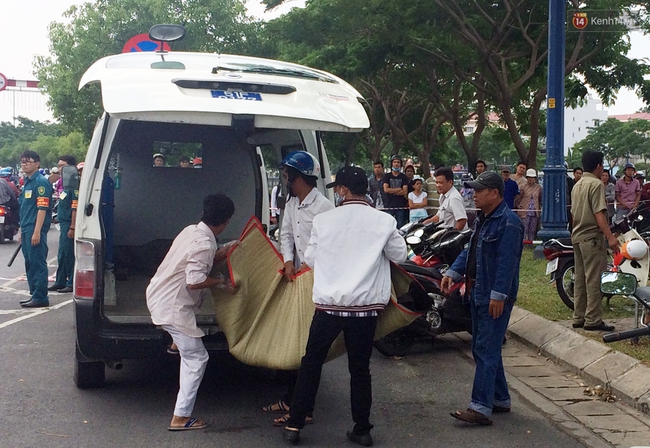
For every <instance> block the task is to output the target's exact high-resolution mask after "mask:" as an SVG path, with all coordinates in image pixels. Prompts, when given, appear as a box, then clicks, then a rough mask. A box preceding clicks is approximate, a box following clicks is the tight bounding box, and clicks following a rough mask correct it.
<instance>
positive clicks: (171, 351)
mask: <svg viewBox="0 0 650 448" xmlns="http://www.w3.org/2000/svg"><path fill="white" fill-rule="evenodd" d="M167 353H169V354H170V355H179V354H180V352H179V351H178V349H177V348H172V346H171V345H170V346H169V347H167Z"/></svg>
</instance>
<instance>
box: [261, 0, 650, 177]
mask: <svg viewBox="0 0 650 448" xmlns="http://www.w3.org/2000/svg"><path fill="white" fill-rule="evenodd" d="M264 3H265V4H266V5H268V7H269V8H272V7H275V6H277V5H278V4H280V3H282V1H281V0H265V1H264ZM568 3H569V5H568V6H571V5H572V6H573V7H578V5H577V2H573V1H571V2H568ZM632 3H633V2H631V1H628V0H614V1H612V0H589V1H586V2H581V6H584V7H586V8H588V9H615V10H622V9H624V8H627V7H629V6H630V5H631V4H632ZM547 34H548V5H547V4H546V3H540V2H538V1H537V0H523V1H516V2H515V1H514V0H500V1H497V2H495V1H491V0H479V1H476V0H461V1H458V0H435V1H433V2H430V1H423V0H399V1H397V0H369V1H368V0H365V1H364V0H311V1H310V2H308V3H307V7H306V8H304V9H294V10H293V11H292V12H290V13H289V14H286V15H285V16H282V17H281V18H279V19H277V20H275V21H273V22H271V23H269V24H267V25H266V26H265V28H264V36H265V39H266V41H267V46H266V47H265V48H266V50H267V51H268V54H269V55H271V56H274V57H278V58H281V59H286V60H291V61H295V62H299V63H303V64H306V65H311V66H315V67H319V68H322V69H325V70H329V71H332V72H334V73H336V74H338V75H340V76H342V77H343V78H344V79H347V80H348V81H350V82H352V84H353V85H355V87H357V89H359V91H360V92H361V93H362V94H363V95H364V96H365V97H366V98H368V101H369V112H370V117H371V126H372V128H371V130H370V131H369V132H368V133H367V134H366V135H365V140H364V142H363V143H364V145H365V146H366V147H367V148H370V150H371V151H374V154H376V151H377V150H379V151H381V150H382V148H381V145H380V144H379V143H378V141H379V139H386V138H387V139H390V140H391V142H392V147H393V151H403V150H407V149H408V150H410V151H412V152H416V153H418V155H419V156H420V157H426V156H427V155H429V160H431V159H435V158H441V157H439V156H437V155H436V152H439V151H444V148H445V147H447V145H445V142H446V139H447V138H449V130H450V129H453V131H454V132H455V135H456V138H457V139H458V145H452V146H453V147H454V151H455V152H458V149H459V148H460V149H462V151H461V154H462V153H463V152H464V153H465V155H466V156H467V158H468V160H469V161H470V162H472V161H473V160H476V158H479V157H480V158H494V159H495V160H496V159H497V155H496V154H494V151H493V152H489V151H488V153H487V154H486V153H484V152H483V149H484V148H489V147H490V146H491V144H490V143H488V144H487V145H484V144H483V141H482V138H483V136H482V135H481V132H482V131H483V128H482V125H483V124H487V119H486V117H487V115H488V114H489V113H490V112H491V111H493V112H496V113H498V114H499V116H500V119H501V125H502V126H503V127H504V129H505V130H506V131H507V136H508V139H509V140H510V143H512V144H513V145H514V148H515V150H516V154H515V155H512V156H511V157H512V158H514V159H517V160H520V159H524V160H526V161H527V162H528V163H529V165H531V166H533V165H535V164H536V162H538V157H537V156H538V147H539V146H540V139H541V142H542V143H541V144H542V145H543V139H544V137H545V121H546V115H545V112H544V108H543V106H544V101H545V98H546V79H547V56H548V54H547V52H548V36H547ZM628 50H629V40H628V39H627V38H626V36H625V34H624V33H623V32H606V33H582V34H581V33H568V34H567V51H566V58H565V71H566V74H567V79H568V80H567V87H566V96H567V100H566V102H567V104H573V105H576V104H579V103H580V102H582V101H583V100H584V98H585V96H586V94H587V85H590V86H591V87H592V88H594V89H596V90H597V91H598V92H599V94H600V95H601V96H602V98H603V99H604V101H605V103H608V102H610V101H612V100H613V98H615V95H616V92H617V91H618V89H620V88H621V87H623V86H627V87H632V88H637V89H638V91H639V92H640V93H641V94H642V95H644V96H645V95H646V91H650V89H648V86H647V84H648V81H645V80H644V75H645V74H646V73H648V71H649V69H648V66H647V65H646V63H645V62H644V61H641V60H634V59H630V58H628V57H627V56H626V54H627V51H628ZM472 114H476V118H477V120H478V122H479V123H480V124H481V126H478V127H477V128H476V132H475V134H474V135H470V136H466V135H465V134H464V130H463V128H464V126H465V124H466V122H467V119H468V118H469V117H470V115H472ZM439 120H442V124H441V123H440V121H439ZM386 123H387V124H388V125H387V127H388V128H389V131H388V132H387V133H381V132H379V130H380V129H382V128H384V126H385V124H386ZM488 138H491V137H489V136H488ZM479 139H481V140H480V142H479ZM510 143H508V144H506V146H508V147H510ZM504 150H506V149H505V148H503V149H500V150H499V151H498V152H499V153H500V152H502V151H504ZM428 151H430V152H428ZM499 156H501V155H500V154H499ZM499 160H502V158H501V159H499Z"/></svg>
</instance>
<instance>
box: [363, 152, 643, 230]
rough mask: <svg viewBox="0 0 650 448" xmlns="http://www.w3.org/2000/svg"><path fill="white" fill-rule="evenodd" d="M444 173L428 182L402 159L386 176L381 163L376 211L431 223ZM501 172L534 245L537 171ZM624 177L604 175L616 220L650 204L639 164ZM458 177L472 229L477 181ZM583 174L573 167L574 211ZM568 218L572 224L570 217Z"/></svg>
mask: <svg viewBox="0 0 650 448" xmlns="http://www.w3.org/2000/svg"><path fill="white" fill-rule="evenodd" d="M441 168H443V166H442V165H436V166H435V167H434V172H433V174H432V175H431V176H429V177H428V178H426V179H425V178H423V177H422V176H420V175H418V174H416V168H415V166H414V164H413V163H412V162H411V161H410V160H409V161H406V162H405V163H404V162H403V160H402V158H401V157H400V156H399V155H395V156H392V157H391V159H390V171H389V172H386V170H385V168H384V164H383V162H381V161H377V162H375V163H374V166H373V175H372V176H370V177H369V179H368V183H369V192H368V196H369V201H371V202H372V204H373V205H374V206H375V207H376V208H378V209H382V210H384V211H386V212H387V213H389V214H391V215H393V216H394V217H395V219H396V220H397V223H398V227H401V226H402V225H404V224H406V223H407V222H409V221H418V220H420V219H422V218H426V217H427V216H430V215H431V214H432V213H435V212H436V211H437V210H438V208H439V207H440V202H439V201H440V195H441V194H443V193H442V192H441V191H440V190H439V188H438V187H437V186H436V172H437V171H438V170H439V169H441ZM497 169H498V170H500V171H501V176H502V178H503V181H504V185H505V190H504V201H505V202H506V204H507V205H508V207H510V208H511V209H512V210H514V211H515V212H516V213H517V215H518V216H519V217H520V218H521V219H522V221H523V223H524V227H525V233H524V236H525V238H524V239H525V240H529V241H531V240H533V239H534V238H535V236H536V234H537V231H538V230H539V228H540V224H541V211H542V198H543V196H542V184H541V182H540V181H539V179H538V173H537V171H536V170H535V169H533V168H528V166H527V164H526V163H525V162H519V163H517V165H516V166H515V170H514V172H511V170H510V167H509V166H502V167H499V168H497ZM487 170H488V165H487V164H486V163H485V162H484V161H482V160H479V161H477V162H476V164H475V169H474V172H475V176H478V175H480V174H481V173H483V172H485V171H487ZM619 173H622V174H621V175H620V176H619V177H618V178H616V177H614V176H612V175H611V174H610V173H609V171H608V170H605V171H604V172H603V175H602V181H603V183H604V185H605V194H606V202H607V212H608V218H609V220H610V221H612V220H613V219H616V218H617V217H620V216H623V215H625V214H627V213H629V211H630V210H631V209H634V208H636V207H637V206H638V205H639V203H640V202H641V201H647V200H650V182H649V183H645V178H644V175H643V174H642V173H637V172H636V169H635V167H634V165H632V164H629V163H628V164H626V165H625V166H624V167H623V169H622V170H619ZM454 174H455V177H454V186H456V187H457V189H458V190H459V192H460V195H461V196H462V199H463V205H464V206H465V210H466V212H467V220H468V221H467V224H468V225H469V226H471V225H472V223H473V221H474V219H475V218H476V213H477V211H478V210H477V208H476V206H475V204H474V190H473V189H471V188H469V187H467V186H466V185H465V183H466V182H469V181H471V180H473V179H474V176H473V175H472V174H470V173H468V172H457V171H455V172H454ZM569 174H573V176H570V175H569ZM582 174H583V170H582V168H581V167H576V168H573V171H572V173H567V176H566V185H567V190H566V198H567V207H568V208H569V207H570V206H571V191H572V189H573V186H574V185H575V184H576V183H577V182H578V181H580V179H581V177H582ZM617 176H618V174H617ZM568 208H567V210H568ZM568 215H569V220H571V218H570V213H569V214H568Z"/></svg>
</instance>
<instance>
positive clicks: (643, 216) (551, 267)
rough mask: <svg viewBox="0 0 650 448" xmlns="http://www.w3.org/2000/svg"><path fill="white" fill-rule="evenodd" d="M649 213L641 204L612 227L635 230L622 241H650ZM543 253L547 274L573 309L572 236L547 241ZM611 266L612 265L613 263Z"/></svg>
mask: <svg viewBox="0 0 650 448" xmlns="http://www.w3.org/2000/svg"><path fill="white" fill-rule="evenodd" d="M648 213H649V211H648V208H647V207H645V206H641V207H639V208H637V209H635V210H632V211H631V212H630V213H629V214H627V215H626V216H624V217H622V218H620V219H618V220H617V221H615V222H614V224H612V225H610V229H611V230H612V232H614V233H619V234H621V235H624V234H626V233H627V232H631V231H632V232H633V234H630V236H628V237H627V239H625V237H623V238H619V240H621V242H624V241H627V240H629V239H633V238H641V239H643V240H645V241H647V242H648V241H650V230H648V224H649V223H650V216H647V215H648ZM543 253H544V257H545V258H546V259H547V260H548V263H547V264H546V275H550V276H551V277H550V281H551V282H555V288H556V289H557V293H558V295H559V296H560V299H561V300H562V302H564V304H565V305H566V306H567V307H569V308H570V309H573V287H574V282H575V275H574V266H575V260H574V255H573V243H572V242H571V238H552V239H550V240H548V241H546V242H545V243H544V249H543ZM609 267H611V264H610V265H609ZM604 297H605V298H606V299H607V300H609V299H610V298H611V295H609V294H607V295H605V296H604Z"/></svg>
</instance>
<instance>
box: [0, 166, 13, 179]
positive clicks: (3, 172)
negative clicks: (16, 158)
mask: <svg viewBox="0 0 650 448" xmlns="http://www.w3.org/2000/svg"><path fill="white" fill-rule="evenodd" d="M12 174H13V173H12V171H11V168H10V167H8V166H7V167H4V168H2V169H0V177H11V175H12Z"/></svg>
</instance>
